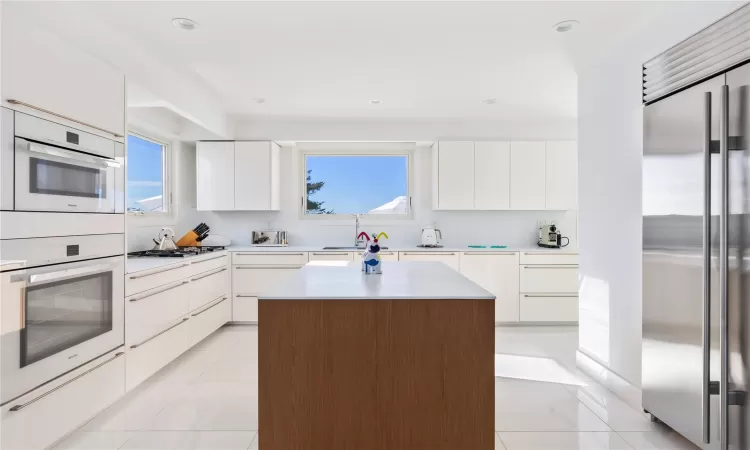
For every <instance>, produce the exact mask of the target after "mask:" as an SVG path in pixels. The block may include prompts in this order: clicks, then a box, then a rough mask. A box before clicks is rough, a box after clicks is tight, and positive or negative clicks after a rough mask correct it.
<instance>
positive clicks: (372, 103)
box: [370, 100, 381, 105]
mask: <svg viewBox="0 0 750 450" xmlns="http://www.w3.org/2000/svg"><path fill="white" fill-rule="evenodd" d="M380 103H381V101H380V100H370V104H371V105H379V104H380Z"/></svg>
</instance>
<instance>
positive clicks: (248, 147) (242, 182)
mask: <svg viewBox="0 0 750 450" xmlns="http://www.w3.org/2000/svg"><path fill="white" fill-rule="evenodd" d="M234 151H235V165H234V209H237V210H255V211H268V210H270V209H271V170H272V168H271V143H270V142H268V141H255V142H250V141H244V142H241V141H237V142H235V143H234Z"/></svg>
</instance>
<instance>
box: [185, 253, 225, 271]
mask: <svg viewBox="0 0 750 450" xmlns="http://www.w3.org/2000/svg"><path fill="white" fill-rule="evenodd" d="M229 259H230V257H229V253H224V254H223V255H218V256H215V255H212V256H210V257H207V258H206V259H203V260H201V261H196V262H193V263H190V275H191V276H194V275H198V274H199V273H206V272H208V271H210V270H214V269H218V268H219V267H227V266H229Z"/></svg>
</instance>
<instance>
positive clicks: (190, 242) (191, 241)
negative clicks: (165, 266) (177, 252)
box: [176, 230, 201, 247]
mask: <svg viewBox="0 0 750 450" xmlns="http://www.w3.org/2000/svg"><path fill="white" fill-rule="evenodd" d="M196 239H198V233H196V232H195V231H192V230H191V231H188V232H187V233H185V236H183V237H181V238H180V240H179V241H177V242H176V244H177V246H178V247H200V246H201V243H200V242H198V241H196Z"/></svg>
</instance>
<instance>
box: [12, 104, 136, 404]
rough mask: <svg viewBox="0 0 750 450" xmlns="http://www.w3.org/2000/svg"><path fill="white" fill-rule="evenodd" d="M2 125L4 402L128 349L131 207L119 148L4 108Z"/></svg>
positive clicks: (102, 139)
mask: <svg viewBox="0 0 750 450" xmlns="http://www.w3.org/2000/svg"><path fill="white" fill-rule="evenodd" d="M2 120H3V127H2V131H3V134H2V136H1V137H0V139H1V140H2V145H1V146H0V174H2V179H1V180H0V210H1V211H0V216H2V217H0V221H1V222H2V224H3V225H4V227H3V229H0V377H2V383H1V384H0V404H5V403H7V402H9V401H12V400H13V399H15V398H17V397H19V396H21V395H23V394H25V393H27V392H29V391H31V390H34V389H35V388H37V387H39V386H42V385H44V384H45V383H47V382H49V381H51V380H53V379H55V378H57V377H59V376H61V375H64V374H65V373H67V372H69V371H71V370H73V369H75V368H76V367H78V366H80V365H82V364H85V363H87V362H89V361H91V360H93V359H95V358H97V357H99V356H101V355H103V354H105V353H107V352H110V351H112V350H113V349H116V348H118V347H120V346H122V345H124V297H125V288H124V279H125V257H124V254H125V239H124V214H123V212H124V203H125V201H124V190H123V188H124V160H123V157H124V149H123V143H122V142H118V141H116V140H113V139H108V138H105V137H101V136H98V135H94V134H90V133H86V132H83V131H80V130H77V129H72V128H70V127H67V126H64V125H61V124H58V123H54V122H50V121H47V120H44V119H41V118H38V117H35V116H31V115H28V114H24V113H21V112H17V111H11V110H7V109H2ZM102 218H105V219H106V220H101V219H102ZM94 223H95V224H96V226H93V225H92V224H94ZM113 224H114V225H113ZM9 225H10V226H9ZM8 230H11V231H8ZM18 230H21V231H18Z"/></svg>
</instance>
